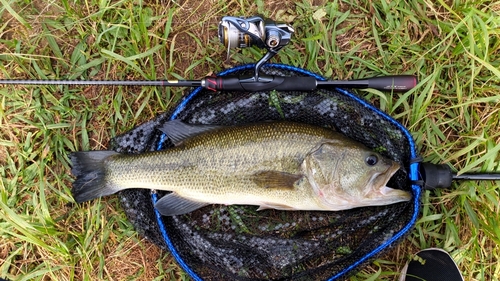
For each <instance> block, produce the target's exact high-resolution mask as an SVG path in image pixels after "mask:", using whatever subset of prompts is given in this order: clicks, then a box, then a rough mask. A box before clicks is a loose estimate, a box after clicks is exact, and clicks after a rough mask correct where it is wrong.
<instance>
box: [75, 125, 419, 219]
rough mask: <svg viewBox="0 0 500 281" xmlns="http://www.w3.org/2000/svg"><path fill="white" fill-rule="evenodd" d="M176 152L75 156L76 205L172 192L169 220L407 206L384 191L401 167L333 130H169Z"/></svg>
mask: <svg viewBox="0 0 500 281" xmlns="http://www.w3.org/2000/svg"><path fill="white" fill-rule="evenodd" d="M161 130H162V131H163V132H165V133H166V134H167V135H168V136H169V138H170V139H171V140H172V141H173V142H174V143H175V144H176V146H175V147H173V148H171V149H166V150H163V151H157V152H148V153H142V154H136V155H126V154H120V153H117V152H114V151H87V152H74V153H72V154H71V155H70V159H71V161H72V167H73V168H72V173H73V175H74V176H75V177H76V180H75V181H74V183H73V188H72V193H73V197H74V198H75V200H76V201H77V202H84V201H88V200H91V199H95V198H98V197H101V196H105V195H110V194H113V193H116V192H118V191H121V190H123V189H127V188H147V189H156V190H167V191H172V193H169V194H167V195H165V196H163V197H162V198H161V199H160V200H158V202H157V203H156V205H155V208H156V209H158V211H159V212H160V213H161V214H162V215H165V216H171V215H179V214H185V213H188V212H191V211H194V210H196V209H198V208H201V207H203V206H206V205H208V204H225V205H231V204H240V205H257V206H260V207H259V210H261V209H267V208H274V209H279V210H323V211H338V210H345V209H350V208H356V207H363V206H375V205H387V204H393V203H397V202H401V201H408V200H410V198H411V194H410V193H408V192H407V191H403V190H399V189H392V188H389V187H387V186H386V184H387V182H388V181H389V179H390V177H391V176H392V175H393V174H394V173H395V172H396V171H397V170H398V169H399V167H400V166H399V165H398V164H397V163H396V162H394V161H392V160H389V159H387V158H384V157H382V156H381V155H379V154H378V153H375V152H373V151H370V150H369V149H368V148H366V147H365V146H363V145H361V144H359V143H357V142H355V141H353V140H351V139H348V138H346V137H344V136H342V135H341V134H338V133H336V132H334V131H332V130H330V129H326V128H321V127H316V126H312V125H307V124H300V123H291V122H284V121H281V122H263V123H257V124H249V125H244V126H231V127H219V126H209V125H188V124H185V123H182V122H180V121H170V122H167V123H166V124H165V125H164V126H163V127H162V128H161Z"/></svg>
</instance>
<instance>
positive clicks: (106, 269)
mask: <svg viewBox="0 0 500 281" xmlns="http://www.w3.org/2000/svg"><path fill="white" fill-rule="evenodd" d="M0 3H1V5H0V62H1V63H0V78H1V77H3V78H36V79H38V78H41V79H65V78H69V79H164V78H169V79H173V78H184V79H199V78H201V77H203V76H205V75H207V74H210V73H212V72H217V71H220V70H222V69H224V68H225V67H228V66H229V65H230V64H233V65H234V64H237V63H243V62H253V61H255V60H256V59H258V58H259V57H260V55H261V54H262V53H261V52H260V51H258V50H256V49H245V50H242V51H233V52H232V54H231V61H230V62H226V61H225V58H226V54H225V48H224V47H223V46H221V44H220V43H218V40H217V38H216V26H217V23H218V21H219V19H220V17H222V16H224V15H245V16H250V15H254V14H257V13H259V14H262V15H265V16H268V17H271V18H273V19H275V20H281V21H287V22H292V21H293V26H294V28H295V30H296V33H295V35H294V38H293V41H292V43H291V44H290V46H288V47H286V48H285V49H284V50H283V51H282V52H281V53H280V54H279V55H278V56H277V57H276V58H275V59H274V61H278V62H283V63H288V64H292V65H295V66H299V67H304V68H307V69H309V70H311V71H314V72H318V73H320V74H323V75H325V76H329V77H333V78H340V79H351V78H363V77H367V76H374V75H380V74H404V73H407V74H417V75H418V76H419V77H420V80H421V82H420V84H419V85H418V87H417V88H415V89H414V90H412V91H410V92H407V93H405V94H390V93H381V92H379V91H376V90H365V91H360V92H359V93H360V94H361V95H364V96H365V97H366V98H367V99H370V100H372V101H373V102H375V103H376V104H377V105H378V106H379V107H380V108H382V109H383V110H385V111H386V112H388V113H389V114H391V115H392V116H393V117H394V118H396V119H397V120H399V121H400V122H401V123H402V124H404V125H405V126H406V127H407V128H408V129H409V130H410V131H411V132H412V133H413V135H414V138H415V140H416V142H417V145H418V149H419V152H420V153H421V155H422V156H423V157H424V158H425V160H426V161H430V162H433V163H449V164H451V165H452V166H453V167H454V169H456V170H458V171H461V172H473V171H482V172H484V171H491V172H494V171H497V172H500V164H499V163H500V155H499V150H500V128H499V125H500V86H499V85H500V70H499V69H500V2H499V1H484V0H478V1H465V0H462V1H459V0H456V1H424V0H407V1H366V0H345V1H330V2H327V1H306V0H303V1H299V2H296V3H295V2H292V1H290V3H287V4H286V5H283V4H280V3H279V2H278V1H256V2H253V1H247V0H241V1H210V3H209V2H208V1H206V2H205V1H193V0H188V1H175V2H174V1H153V0H151V1H130V0H119V1H96V0H86V1H67V0H62V1H45V0H34V1H30V0H0ZM182 94H183V90H182V89H173V88H172V89H162V88H152V87H145V88H136V87H108V88H105V87H67V86H43V87H34V86H0V174H1V181H0V277H4V278H5V277H6V278H9V279H12V280H153V279H154V280H179V279H181V280H186V279H187V276H186V274H185V273H183V272H182V271H181V270H180V269H178V267H177V266H176V265H175V263H174V262H173V261H172V258H171V257H170V255H169V254H168V253H165V252H160V251H159V250H157V249H156V248H155V247H154V246H152V245H151V244H149V243H148V242H147V241H145V240H143V239H142V238H141V237H139V236H138V235H137V234H136V233H135V231H134V230H133V227H132V226H131V225H130V223H129V222H128V221H127V219H126V217H125V215H124V213H123V211H122V210H121V208H120V206H119V203H118V200H117V198H116V197H109V198H106V199H103V200H99V201H93V202H91V203H88V204H82V205H76V204H74V203H73V199H72V197H71V195H70V186H71V177H70V175H69V170H70V167H69V161H68V158H67V153H68V152H69V151H75V150H87V149H103V148H105V147H106V145H107V144H108V142H109V140H110V138H111V137H113V136H115V135H117V134H119V133H122V132H125V131H127V130H128V129H130V128H132V127H134V126H135V125H138V124H140V123H142V122H144V121H146V120H149V119H151V118H152V117H154V116H155V115H156V114H158V113H159V112H163V111H165V110H166V109H168V108H169V107H170V106H171V105H172V103H173V102H175V101H177V100H178V99H179V98H180V97H181V96H182ZM499 193H500V192H499V188H498V182H493V183H490V182H484V181H483V182H459V183H454V185H453V187H452V189H450V190H438V191H435V192H425V193H424V196H423V210H422V214H421V217H420V219H419V221H418V223H417V225H416V228H415V230H414V231H413V233H412V234H411V235H410V236H409V237H408V238H407V239H406V240H405V241H404V242H403V243H402V244H400V245H399V246H398V247H397V248H396V249H395V250H394V251H391V252H390V253H388V254H386V255H384V256H383V257H381V258H380V259H378V260H377V261H376V262H374V263H373V264H371V265H370V266H368V267H366V268H364V269H363V270H362V271H361V272H360V273H358V274H357V275H356V276H353V277H351V280H367V279H368V280H397V278H398V272H399V270H400V269H401V267H402V266H403V265H404V263H405V262H406V261H408V260H409V259H410V258H411V255H412V254H413V253H415V252H416V251H417V250H418V249H423V248H427V247H440V248H444V249H445V250H447V251H448V252H450V253H451V255H452V256H453V258H454V259H455V260H456V261H457V263H458V266H459V268H460V270H461V271H462V272H463V274H464V276H465V279H466V280H500V277H499V276H500V267H498V266H497V265H498V263H499V262H500V259H499V257H500V246H499V245H500V215H499V214H500V206H499V202H500V194H499ZM124 260H126V261H127V262H124Z"/></svg>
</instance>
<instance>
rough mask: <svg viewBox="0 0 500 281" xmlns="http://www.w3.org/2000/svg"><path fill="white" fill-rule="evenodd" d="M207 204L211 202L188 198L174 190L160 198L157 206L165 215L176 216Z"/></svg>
mask: <svg viewBox="0 0 500 281" xmlns="http://www.w3.org/2000/svg"><path fill="white" fill-rule="evenodd" d="M206 205H209V204H208V203H205V202H198V201H193V200H190V199H186V198H184V197H181V196H179V195H177V194H176V193H175V192H174V193H170V194H167V195H165V196H163V197H162V198H160V200H158V202H156V204H155V208H156V209H157V210H158V211H159V212H160V214H162V215H163V216H176V215H183V214H187V213H190V212H192V211H194V210H198V209H199V208H201V207H204V206H206Z"/></svg>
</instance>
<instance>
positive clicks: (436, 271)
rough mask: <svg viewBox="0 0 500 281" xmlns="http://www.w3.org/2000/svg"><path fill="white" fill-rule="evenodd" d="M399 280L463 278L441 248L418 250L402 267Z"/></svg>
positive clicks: (430, 280)
mask: <svg viewBox="0 0 500 281" xmlns="http://www.w3.org/2000/svg"><path fill="white" fill-rule="evenodd" d="M402 276H403V277H402V278H401V279H400V281H422V280H426V281H463V280H464V278H463V276H462V274H461V273H460V270H459V269H458V267H457V264H456V263H455V262H454V261H453V259H452V258H451V256H450V255H449V254H448V253H447V252H445V251H444V250H442V249H437V248H431V249H425V250H422V251H420V252H418V253H417V254H416V255H415V257H414V258H413V260H412V261H410V262H409V263H408V264H407V265H406V267H405V268H404V269H403V272H402Z"/></svg>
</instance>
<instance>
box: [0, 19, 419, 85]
mask: <svg viewBox="0 0 500 281" xmlns="http://www.w3.org/2000/svg"><path fill="white" fill-rule="evenodd" d="M293 32H294V29H293V28H292V27H291V26H289V25H287V24H284V23H276V22H274V21H272V20H269V19H263V18H261V17H258V16H254V17H249V18H241V17H232V16H226V17H223V18H222V20H221V22H220V23H219V28H218V35H219V40H220V41H221V43H223V44H224V45H225V46H226V47H227V50H228V56H229V51H230V49H233V48H246V47H250V46H257V47H259V48H263V49H266V50H267V53H266V54H265V55H264V56H263V57H262V58H261V59H260V60H259V61H258V62H257V63H256V64H255V66H254V70H253V72H254V73H253V75H250V76H243V77H235V76H222V77H205V78H203V79H201V80H22V79H19V80H18V79H0V84H6V85H100V86H162V87H203V88H206V89H208V90H212V91H247V92H255V91H270V90H277V91H313V90H316V89H318V88H332V87H339V88H357V89H366V88H372V89H377V90H381V91H394V92H406V91H408V90H410V89H412V88H414V87H415V86H416V85H417V77H416V76H414V75H393V76H380V77H372V78H366V79H358V80H326V81H319V80H317V79H316V78H314V77H283V76H272V75H261V74H260V70H261V67H262V66H263V65H264V64H265V63H266V62H268V61H269V60H270V59H271V58H272V57H274V56H275V55H276V54H277V53H278V52H279V51H280V50H281V49H282V48H283V47H284V46H286V45H287V44H288V43H289V42H290V39H291V36H292V34H293Z"/></svg>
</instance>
